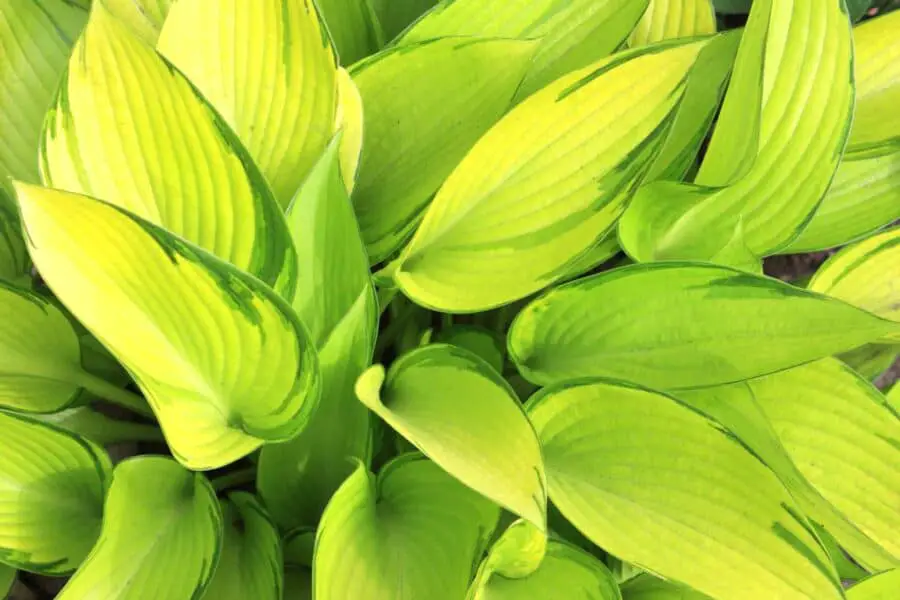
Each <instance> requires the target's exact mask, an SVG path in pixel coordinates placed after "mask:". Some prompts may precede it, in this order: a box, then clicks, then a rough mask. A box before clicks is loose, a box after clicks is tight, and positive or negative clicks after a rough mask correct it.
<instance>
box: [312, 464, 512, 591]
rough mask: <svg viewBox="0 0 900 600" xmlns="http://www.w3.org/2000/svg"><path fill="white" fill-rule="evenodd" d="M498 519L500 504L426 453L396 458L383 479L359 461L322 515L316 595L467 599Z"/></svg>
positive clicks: (316, 566)
mask: <svg viewBox="0 0 900 600" xmlns="http://www.w3.org/2000/svg"><path fill="white" fill-rule="evenodd" d="M498 517H499V510H498V509H497V508H496V506H495V505H494V504H493V503H492V502H490V501H489V500H487V499H486V498H483V497H481V496H479V495H478V494H476V493H475V492H473V491H472V490H470V489H469V488H467V487H465V486H464V485H462V484H461V483H459V482H458V481H456V480H455V479H453V478H452V477H450V476H449V475H447V473H445V472H444V471H443V470H441V469H440V468H439V467H438V466H437V465H435V464H434V463H432V462H431V461H429V460H427V459H425V458H423V457H421V456H418V455H414V454H406V455H403V456H401V457H399V458H397V459H394V460H393V461H391V462H390V463H388V464H387V465H385V466H384V467H383V468H382V470H381V473H380V474H379V476H378V477H377V478H375V477H374V476H372V475H371V474H370V473H369V472H368V471H367V470H366V469H365V468H364V467H363V466H362V465H359V466H358V467H357V470H356V471H355V472H354V473H353V474H352V475H351V476H350V477H349V478H347V480H346V481H345V482H344V484H343V485H342V486H341V488H340V489H339V490H338V491H337V493H336V494H335V495H334V497H333V498H332V499H331V502H329V504H328V508H327V509H326V510H325V515H324V516H323V518H322V524H321V526H320V527H319V532H318V536H317V538H316V547H315V557H314V560H313V582H314V585H315V590H314V592H315V593H314V595H315V597H316V598H320V599H326V598H327V599H328V600H358V599H359V598H366V600H421V599H422V598H428V599H429V600H459V599H460V598H462V597H463V596H464V595H465V592H466V587H467V586H468V583H469V578H470V577H471V575H472V565H473V564H474V562H475V561H476V560H477V559H478V557H480V556H481V553H482V552H483V551H484V548H485V545H486V543H487V540H488V537H489V536H490V534H491V532H492V531H493V529H494V526H495V525H496V522H497V519H498Z"/></svg>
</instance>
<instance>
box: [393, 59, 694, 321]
mask: <svg viewBox="0 0 900 600" xmlns="http://www.w3.org/2000/svg"><path fill="white" fill-rule="evenodd" d="M706 43H707V42H706V41H694V42H691V43H685V44H677V45H674V46H673V47H669V48H660V47H654V48H650V49H638V50H633V51H630V52H627V53H622V54H618V55H616V56H615V57H613V58H611V59H609V60H606V61H602V62H601V63H599V64H596V65H594V66H591V67H589V68H587V69H584V70H582V71H578V72H575V73H572V74H570V75H567V76H566V77H563V78H561V79H559V80H558V81H556V82H554V83H553V84H552V85H550V86H548V87H546V88H544V89H543V90H541V91H540V92H539V93H537V94H535V95H533V96H531V97H530V98H528V100H526V101H525V102H523V103H522V104H520V105H519V106H517V107H516V108H515V109H514V110H513V111H512V112H510V113H509V114H507V115H506V116H505V117H504V118H503V119H502V120H501V121H500V122H499V123H497V124H496V125H495V126H494V127H493V128H491V130H490V131H488V132H487V133H486V134H485V135H484V137H482V138H481V139H480V140H479V141H478V143H476V144H475V146H474V147H473V148H472V150H471V151H469V153H468V154H467V155H466V157H465V158H464V159H463V161H462V162H461V163H460V164H459V165H458V166H457V167H456V169H455V170H454V171H453V173H452V174H451V175H450V177H449V178H448V179H447V181H446V182H445V183H444V185H443V186H442V187H441V189H440V190H439V191H438V193H437V196H436V197H435V199H434V201H432V203H431V206H430V207H429V208H428V211H427V212H426V213H425V217H424V219H423V221H422V224H421V226H420V227H419V229H418V230H417V231H416V234H415V236H414V237H413V238H412V240H411V241H410V243H409V245H408V246H407V247H406V248H405V249H404V250H403V252H402V254H401V255H400V258H399V259H398V261H397V262H396V263H395V264H394V265H393V272H394V279H395V281H396V282H397V284H398V285H399V287H400V288H401V289H402V290H403V292H404V293H405V294H407V295H408V296H409V297H410V298H411V299H412V300H414V301H415V302H417V303H418V304H421V305H423V306H426V307H431V308H434V309H436V310H440V311H443V312H477V311H483V310H487V309H489V308H493V307H496V306H499V305H502V304H506V303H508V302H511V301H513V300H516V299H519V298H522V297H524V296H527V295H528V294H531V293H533V292H535V291H537V290H539V289H541V288H542V287H544V286H546V285H548V284H550V283H552V282H554V281H556V280H558V279H560V278H561V277H564V276H566V275H567V271H566V268H567V267H568V266H569V265H570V264H571V263H573V262H575V261H576V259H577V258H578V257H579V255H581V254H583V253H585V252H586V251H588V250H589V249H590V248H592V247H593V246H594V245H595V244H596V243H597V242H599V241H601V239H602V238H603V236H604V235H605V234H606V233H607V232H608V231H609V230H610V228H611V227H612V226H613V225H614V223H615V221H616V219H617V218H618V216H619V214H620V213H621V212H622V210H623V209H624V206H625V203H626V202H627V200H628V198H629V197H630V196H631V193H632V192H633V189H634V187H635V186H636V185H637V183H638V182H639V181H640V178H641V176H642V174H643V173H644V172H645V170H646V169H647V168H648V167H649V166H650V164H651V161H652V160H653V158H654V155H655V154H656V152H657V150H658V148H659V145H660V144H661V143H662V141H663V140H664V137H665V133H666V131H667V128H668V126H669V123H670V121H671V119H672V118H673V115H674V113H675V112H676V109H677V107H678V102H679V98H680V96H681V94H682V92H683V91H684V88H685V80H686V76H687V74H688V73H689V71H690V69H691V67H692V66H693V65H694V62H695V60H696V59H697V56H698V54H699V53H700V52H701V50H702V49H703V48H704V47H705V45H706Z"/></svg>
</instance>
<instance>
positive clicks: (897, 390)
mask: <svg viewBox="0 0 900 600" xmlns="http://www.w3.org/2000/svg"><path fill="white" fill-rule="evenodd" d="M887 401H888V404H889V405H890V406H891V408H893V409H894V412H897V413H900V385H898V384H896V383H895V384H894V387H893V388H891V391H890V392H888V394H887Z"/></svg>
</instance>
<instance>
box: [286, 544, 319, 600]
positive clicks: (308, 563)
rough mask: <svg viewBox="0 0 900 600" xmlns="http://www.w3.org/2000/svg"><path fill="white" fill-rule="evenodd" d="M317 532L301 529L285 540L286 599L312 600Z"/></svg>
mask: <svg viewBox="0 0 900 600" xmlns="http://www.w3.org/2000/svg"><path fill="white" fill-rule="evenodd" d="M315 539H316V532H315V530H314V529H311V528H309V529H308V528H300V529H296V530H294V531H292V532H290V533H288V534H287V535H286V536H285V538H284V544H283V546H284V598H285V600H312V589H313V588H312V563H313V546H314V545H315Z"/></svg>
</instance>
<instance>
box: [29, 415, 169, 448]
mask: <svg viewBox="0 0 900 600" xmlns="http://www.w3.org/2000/svg"><path fill="white" fill-rule="evenodd" d="M33 418H34V419H37V420H38V421H43V422H44V423H49V424H51V425H55V426H57V427H59V428H60V429H65V430H66V431H71V432H72V433H75V434H77V435H80V436H82V437H84V438H87V439H89V440H91V441H92V442H94V443H97V444H101V445H104V446H105V445H108V444H118V443H121V442H161V441H164V439H163V435H162V432H160V430H159V429H157V428H156V427H154V426H152V425H144V424H143V423H134V422H132V421H123V420H119V419H112V418H110V417H108V416H106V415H105V414H103V413H101V412H99V411H97V410H95V409H93V408H91V407H90V406H76V407H74V408H67V409H65V410H62V411H59V412H55V413H51V414H46V415H33Z"/></svg>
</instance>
